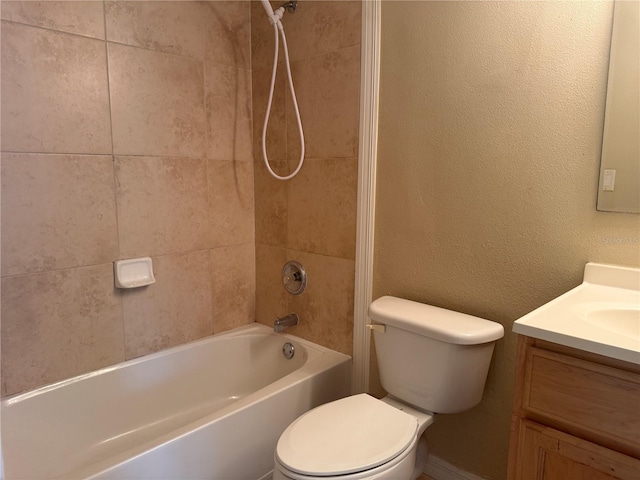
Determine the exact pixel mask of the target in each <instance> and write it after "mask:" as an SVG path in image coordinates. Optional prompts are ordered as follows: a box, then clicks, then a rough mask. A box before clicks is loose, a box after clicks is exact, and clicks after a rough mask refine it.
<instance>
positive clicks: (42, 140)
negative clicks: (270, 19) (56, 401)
mask: <svg viewBox="0 0 640 480" xmlns="http://www.w3.org/2000/svg"><path fill="white" fill-rule="evenodd" d="M2 19H3V20H2V86H1V88H2V394H3V395H8V394H13V393H16V392H19V391H23V390H28V389H31V388H34V387H37V386H39V385H42V384H45V383H49V382H53V381H56V380H60V379H63V378H67V377H70V376H73V375H76V374H79V373H82V372H86V371H89V370H92V369H95V368H98V367H102V366H105V365H109V364H113V363H116V362H120V361H123V360H125V359H129V358H133V357H137V356H140V355H144V354H147V353H150V352H153V351H156V350H159V349H162V348H166V347H169V346H173V345H176V344H180V343H183V342H186V341H190V340H193V339H196V338H199V337H202V336H205V335H209V334H211V333H212V332H218V331H221V330H225V329H228V328H232V327H234V326H237V325H242V324H245V323H249V322H251V321H253V318H254V298H255V293H254V292H255V273H254V272H255V257H254V251H255V245H254V201H253V162H252V160H253V158H252V152H251V141H252V140H251V96H250V88H251V85H250V78H251V77H250V28H249V25H250V5H249V4H248V3H244V2H210V3H209V2H138V3H136V2H131V3H128V2H105V3H104V4H103V2H94V1H91V2H2ZM105 26H106V33H105ZM136 256H151V257H153V260H154V269H155V273H156V277H157V283H156V284H155V285H152V286H149V287H146V288H142V289H138V290H132V291H126V292H123V291H119V290H116V289H114V286H113V274H112V262H113V261H114V260H116V259H120V258H128V257H136Z"/></svg>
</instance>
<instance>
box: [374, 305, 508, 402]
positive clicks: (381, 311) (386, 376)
mask: <svg viewBox="0 0 640 480" xmlns="http://www.w3.org/2000/svg"><path fill="white" fill-rule="evenodd" d="M369 317H370V318H371V319H372V320H374V321H375V322H376V323H379V324H383V325H385V329H384V330H385V331H384V333H382V332H381V331H379V330H374V332H375V334H374V335H375V347H376V356H377V358H378V369H379V371H380V381H381V383H382V386H383V388H384V389H385V390H386V391H387V392H388V393H389V394H390V395H392V396H394V397H396V398H398V399H399V400H402V401H404V402H406V403H409V404H411V405H413V406H415V407H418V408H420V409H422V410H426V411H429V412H433V413H458V412H462V411H464V410H468V409H470V408H472V407H474V406H475V405H477V404H478V403H480V400H481V399H482V393H483V391H484V385H485V382H486V379H487V372H488V371H489V364H490V363H491V356H492V354H493V347H494V345H495V342H496V340H498V339H500V338H502V337H503V335H504V328H503V327H502V325H500V324H499V323H496V322H491V321H489V320H485V319H482V318H478V317H473V316H471V315H466V314H464V313H458V312H453V311H451V310H445V309H443V308H439V307H434V306H431V305H425V304H423V303H418V302H413V301H410V300H404V299H402V298H396V297H389V296H386V297H381V298H379V299H377V300H375V301H374V302H373V303H372V304H371V306H370V307H369Z"/></svg>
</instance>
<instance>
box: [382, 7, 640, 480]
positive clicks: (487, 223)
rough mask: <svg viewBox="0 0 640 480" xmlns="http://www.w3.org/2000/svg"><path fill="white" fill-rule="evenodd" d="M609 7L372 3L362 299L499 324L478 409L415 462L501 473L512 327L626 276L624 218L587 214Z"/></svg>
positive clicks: (591, 207) (455, 420)
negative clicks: (606, 278) (370, 192)
mask: <svg viewBox="0 0 640 480" xmlns="http://www.w3.org/2000/svg"><path fill="white" fill-rule="evenodd" d="M611 14H612V3H610V2H567V3H564V2H385V3H383V16H382V72H381V111H380V130H379V131H380V139H379V159H378V187H377V188H378V190H377V214H376V215H377V216H376V222H377V223H376V239H375V241H376V247H375V248H376V251H375V280H374V297H379V296H381V295H384V294H392V295H397V296H401V297H406V298H409V299H413V300H417V301H422V302H425V303H430V304H434V305H438V306H441V307H445V308H450V309H453V310H458V311H462V312H465V313H469V314H473V315H478V316H481V317H485V318H488V319H491V320H495V321H498V322H501V323H502V324H503V325H504V326H505V330H506V337H505V338H504V340H502V341H501V342H499V344H498V346H497V349H496V352H495V356H494V360H493V365H492V368H491V371H490V374H489V379H488V384H487V389H486V392H485V397H484V401H483V402H482V404H481V405H480V406H478V407H476V408H475V409H473V410H472V411H470V412H468V413H465V414H460V415H452V416H441V417H439V418H438V420H437V422H436V423H435V424H434V425H433V426H431V427H429V429H428V430H427V437H428V439H429V442H430V446H431V451H432V452H433V453H434V454H435V455H437V456H440V457H441V458H444V459H445V460H447V461H449V462H450V463H453V464H455V465H458V466H460V467H462V468H463V469H466V470H468V471H470V472H473V473H475V474H478V475H482V476H485V477H487V478H492V479H501V478H504V477H505V475H506V458H507V441H508V433H509V414H510V410H511V397H512V382H513V375H514V367H515V365H514V357H515V336H514V335H513V334H511V328H512V324H513V321H514V320H516V319H517V318H519V317H520V316H522V315H524V314H525V313H527V312H529V311H530V310H532V309H534V308H536V307H538V306H540V305H542V304H543V303H545V302H547V301H549V300H551V299H552V298H554V297H555V296H557V295H559V294H561V293H563V292H565V291H567V290H569V289H570V288H572V287H574V286H576V285H577V284H579V283H580V281H581V277H582V269H583V267H584V264H585V263H586V262H587V261H597V262H610V263H617V264H624V265H635V266H638V265H640V250H639V249H638V236H639V232H640V217H639V216H637V215H631V214H614V213H603V212H597V211H596V209H595V205H596V186H597V183H598V166H599V155H600V146H601V141H602V126H603V115H604V100H605V89H606V79H607V62H608V49H609V36H610V31H611Z"/></svg>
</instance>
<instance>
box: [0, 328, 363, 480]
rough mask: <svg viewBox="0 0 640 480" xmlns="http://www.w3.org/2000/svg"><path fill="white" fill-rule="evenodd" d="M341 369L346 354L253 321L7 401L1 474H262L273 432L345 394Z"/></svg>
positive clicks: (346, 366) (346, 380) (347, 363)
mask: <svg viewBox="0 0 640 480" xmlns="http://www.w3.org/2000/svg"><path fill="white" fill-rule="evenodd" d="M286 342H290V343H292V344H293V345H294V347H295V354H294V356H293V358H291V359H290V360H287V359H286V358H284V355H283V353H282V347H283V345H284V344H285V343H286ZM350 371H351V359H350V357H348V356H346V355H343V354H341V353H337V352H334V351H332V350H329V349H326V348H324V347H321V346H319V345H315V344H313V343H310V342H307V341H304V340H301V339H299V338H296V337H293V336H290V335H286V334H282V333H280V334H275V333H273V331H272V330H271V329H269V328H267V327H265V326H263V325H260V324H256V323H254V324H251V325H247V326H245V327H241V328H237V329H235V330H232V331H229V332H225V333H222V334H218V335H213V336H211V337H208V338H205V339H203V340H199V341H196V342H192V343H189V344H186V345H182V346H179V347H176V348H172V349H169V350H165V351H162V352H159V353H156V354H152V355H147V356H145V357H143V358H140V359H136V360H131V361H127V362H124V363H121V364H119V365H115V366H113V367H108V368H104V369H101V370H97V371H95V372H90V373H87V374H84V375H80V376H78V377H75V378H72V379H69V380H65V381H62V382H59V383H56V384H53V385H49V386H46V387H43V388H39V389H37V390H34V391H31V392H28V393H25V394H19V395H15V396H12V397H8V398H6V399H5V400H3V401H2V405H1V408H2V443H1V445H2V449H3V452H2V454H3V459H4V473H5V477H4V478H5V479H6V480H14V479H38V478H47V479H51V478H58V479H70V478H74V479H75V478H78V479H80V478H82V479H120V480H123V479H132V480H134V479H135V480H141V479H154V480H159V479H173V480H177V479H205V478H206V479H221V480H222V479H224V480H230V479H243V480H244V479H259V478H266V477H267V476H268V475H269V473H270V472H271V470H272V469H273V452H274V449H275V446H276V443H277V440H278V437H279V436H280V434H281V433H282V431H284V429H285V428H286V427H287V425H288V424H289V423H291V422H292V421H293V420H294V419H295V418H296V417H298V416H299V415H301V414H302V413H304V412H305V411H307V410H309V409H311V408H313V407H315V406H317V405H320V404H322V403H326V402H329V401H332V400H335V399H338V398H341V397H344V396H346V395H348V394H349V393H350V392H349V385H350V373H351V372H350Z"/></svg>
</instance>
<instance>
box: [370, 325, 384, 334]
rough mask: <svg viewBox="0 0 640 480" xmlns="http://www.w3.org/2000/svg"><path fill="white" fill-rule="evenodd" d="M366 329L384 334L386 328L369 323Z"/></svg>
mask: <svg viewBox="0 0 640 480" xmlns="http://www.w3.org/2000/svg"><path fill="white" fill-rule="evenodd" d="M367 328H368V329H369V330H373V331H374V332H378V333H386V331H387V326H386V325H383V324H381V323H370V324H368V325H367Z"/></svg>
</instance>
